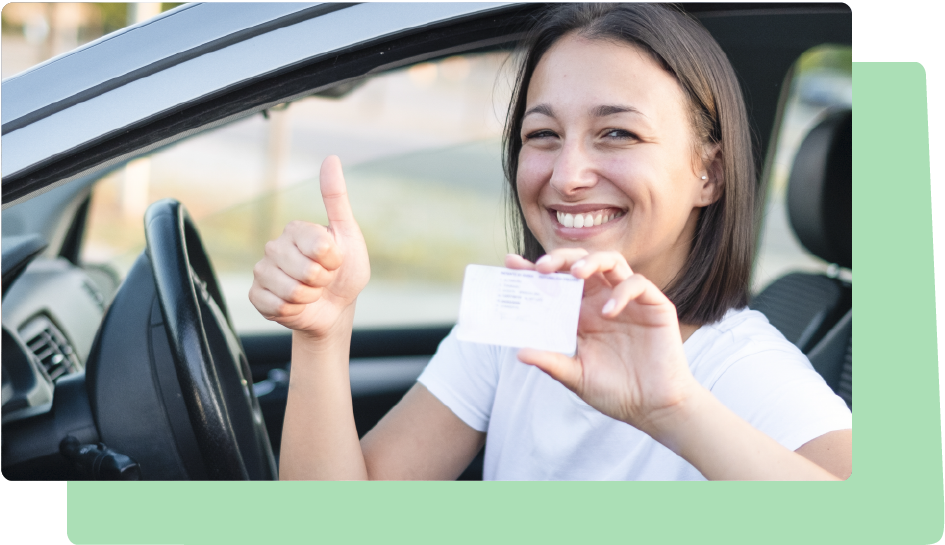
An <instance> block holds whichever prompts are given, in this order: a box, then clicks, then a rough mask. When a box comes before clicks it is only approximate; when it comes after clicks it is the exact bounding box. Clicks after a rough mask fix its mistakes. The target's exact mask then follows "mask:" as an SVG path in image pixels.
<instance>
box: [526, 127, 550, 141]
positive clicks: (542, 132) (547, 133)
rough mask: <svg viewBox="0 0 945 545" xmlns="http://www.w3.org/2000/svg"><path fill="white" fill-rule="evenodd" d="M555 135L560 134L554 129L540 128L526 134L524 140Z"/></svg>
mask: <svg viewBox="0 0 945 545" xmlns="http://www.w3.org/2000/svg"><path fill="white" fill-rule="evenodd" d="M555 136H558V135H557V134H555V132H554V131H551V130H548V129H540V130H537V131H532V132H530V133H528V134H526V135H525V138H523V139H522V140H524V141H528V140H534V139H537V138H553V137H555Z"/></svg>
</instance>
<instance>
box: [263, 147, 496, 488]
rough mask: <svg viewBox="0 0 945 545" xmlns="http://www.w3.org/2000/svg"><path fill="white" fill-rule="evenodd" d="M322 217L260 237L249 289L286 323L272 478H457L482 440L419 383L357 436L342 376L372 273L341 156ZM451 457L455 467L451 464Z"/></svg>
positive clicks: (329, 164) (326, 174)
mask: <svg viewBox="0 0 945 545" xmlns="http://www.w3.org/2000/svg"><path fill="white" fill-rule="evenodd" d="M320 184H321V192H322V198H323V200H324V202H325V209H326V211H327V212H328V223H329V224H328V227H324V226H320V225H314V224H310V223H304V222H292V223H290V224H289V225H288V226H287V227H286V228H285V231H284V232H283V234H282V236H280V237H279V238H278V239H277V240H274V241H271V242H269V243H267V244H266V255H265V257H264V258H263V259H262V260H261V261H260V262H259V263H257V264H256V267H255V268H254V270H253V274H254V279H253V287H252V288H251V289H250V293H249V298H250V301H251V302H252V303H253V305H254V306H255V307H256V308H257V309H258V310H259V312H260V313H261V314H262V315H263V316H265V317H266V318H267V319H270V320H273V321H275V322H278V323H280V324H282V325H284V326H286V327H288V328H289V329H292V330H293V334H292V373H291V375H290V378H289V395H288V401H287V405H286V417H285V424H284V428H283V434H282V451H281V456H280V458H281V459H280V478H282V479H351V480H355V479H368V478H377V477H380V478H394V479H402V478H421V479H431V478H447V477H450V476H452V477H453V478H455V477H456V476H457V475H459V473H460V472H461V471H462V470H463V469H464V468H465V467H466V465H468V464H469V462H470V461H471V460H472V458H473V457H474V456H475V455H476V453H477V452H478V450H479V448H480V447H481V446H482V442H483V440H484V439H483V434H481V433H479V432H477V431H475V430H473V429H472V428H470V427H468V426H467V425H466V424H465V423H463V422H462V421H461V420H460V419H459V418H458V417H456V416H455V415H453V413H452V412H451V411H450V410H449V409H448V408H447V407H446V406H445V405H443V404H442V403H440V402H439V400H437V399H436V398H435V397H434V396H433V395H432V394H430V393H429V392H427V391H426V390H425V389H424V388H423V387H422V386H415V387H414V389H413V390H411V392H410V393H408V394H407V396H405V398H404V399H403V400H402V401H401V403H400V404H399V405H398V406H397V407H395V408H394V410H392V411H391V413H390V414H389V415H388V416H385V417H384V419H383V420H382V421H381V422H380V423H379V424H378V426H377V427H376V428H375V429H374V430H372V432H371V433H370V434H368V436H367V437H365V443H364V445H365V448H364V449H362V446H361V444H360V443H359V441H358V434H357V430H356V428H355V424H354V414H353V411H352V401H351V383H350V380H349V376H348V353H349V350H350V345H351V329H352V324H353V320H354V308H355V301H356V299H357V296H358V294H359V293H360V292H361V290H362V289H363V288H364V286H365V285H366V284H367V282H368V279H369V278H370V263H369V261H368V255H367V249H366V247H365V244H364V237H363V236H362V235H361V230H360V228H359V227H358V224H357V222H356V221H355V219H354V216H353V214H352V213H351V206H350V204H349V203H348V196H347V191H346V188H345V183H344V177H343V175H342V172H341V164H340V162H339V161H338V158H337V157H329V158H328V159H326V160H325V162H324V163H323V164H322V170H321V181H320ZM457 467H458V469H456V468H457Z"/></svg>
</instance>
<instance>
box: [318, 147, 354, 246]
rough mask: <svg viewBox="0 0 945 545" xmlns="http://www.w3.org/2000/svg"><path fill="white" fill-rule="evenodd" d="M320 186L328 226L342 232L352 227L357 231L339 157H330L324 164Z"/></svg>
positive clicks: (320, 176)
mask: <svg viewBox="0 0 945 545" xmlns="http://www.w3.org/2000/svg"><path fill="white" fill-rule="evenodd" d="M319 185H320V187H321V191H322V201H324V203H325V211H326V212H328V225H329V226H330V227H332V228H339V229H341V230H342V231H345V230H348V229H350V228H352V227H353V228H355V229H356V228H357V223H356V222H355V221H354V215H353V214H352V213H351V203H349V202H348V188H347V187H346V186H345V176H344V173H342V171H341V159H339V158H338V156H337V155H329V156H328V157H326V158H325V160H324V161H323V162H322V169H321V173H320V175H319Z"/></svg>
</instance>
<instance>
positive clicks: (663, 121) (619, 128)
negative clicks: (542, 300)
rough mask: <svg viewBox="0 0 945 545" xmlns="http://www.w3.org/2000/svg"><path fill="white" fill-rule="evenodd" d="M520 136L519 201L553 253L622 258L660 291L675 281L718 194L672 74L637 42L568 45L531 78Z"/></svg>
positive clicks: (574, 41)
mask: <svg viewBox="0 0 945 545" xmlns="http://www.w3.org/2000/svg"><path fill="white" fill-rule="evenodd" d="M521 137H522V142H523V144H522V150H521V152H520V155H519V166H518V182H517V183H518V194H519V199H520V201H521V204H522V209H523V211H524V213H525V221H526V223H527V225H528V228H529V229H530V230H531V232H532V233H533V234H534V235H535V237H536V238H537V239H538V241H539V242H540V243H541V245H542V247H543V248H544V249H545V250H546V251H551V250H553V249H557V248H569V247H571V248H574V247H576V248H584V249H585V250H588V251H592V252H593V251H602V250H616V251H618V252H620V253H621V254H623V255H624V256H625V257H626V258H627V261H628V262H629V264H630V267H631V268H632V269H633V270H634V271H635V272H639V273H642V274H643V275H644V276H646V277H647V278H649V279H651V280H652V281H653V282H654V283H656V285H657V286H661V287H665V286H666V285H667V284H668V283H669V282H670V281H671V280H672V279H673V277H674V276H675V275H676V274H677V273H678V272H679V270H680V269H681V267H682V266H683V264H684V263H685V259H686V256H687V255H688V253H689V249H690V247H691V244H692V239H693V233H694V232H695V225H696V220H697V219H698V211H699V208H700V207H703V206H706V205H708V204H710V203H712V202H713V201H714V200H715V199H716V198H717V194H716V193H717V192H716V190H715V188H716V183H715V182H716V180H715V178H716V176H714V175H713V173H712V172H707V170H706V166H707V165H708V163H706V162H703V160H702V158H701V157H695V156H694V153H693V152H694V149H696V148H695V147H694V145H693V138H694V137H693V135H692V126H691V121H690V114H689V111H688V108H687V101H686V98H685V96H684V94H683V91H682V90H681V89H680V87H679V84H678V83H677V82H676V80H675V78H674V77H673V76H672V75H671V74H669V73H667V72H666V71H665V70H663V69H662V68H661V67H660V66H659V65H657V64H656V63H655V62H654V61H653V60H651V59H650V58H649V56H647V55H646V54H645V53H643V52H641V51H640V50H639V49H637V48H635V47H633V46H629V45H618V44H616V43H613V42H606V41H599V40H588V39H585V38H581V37H576V36H567V37H565V38H562V39H561V40H560V41H558V43H556V44H555V45H554V46H553V47H552V48H551V49H550V50H549V51H548V52H547V53H546V54H545V55H544V57H543V58H542V59H541V61H540V62H539V63H538V66H537V67H536V69H535V72H534V74H533V76H532V79H531V82H530V84H529V87H528V94H527V97H526V108H525V116H524V118H523V122H522V132H521ZM700 150H701V148H700ZM703 175H706V176H707V178H708V179H707V180H703V179H702V178H701V177H702V176H703Z"/></svg>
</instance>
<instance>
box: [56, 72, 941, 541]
mask: <svg viewBox="0 0 945 545" xmlns="http://www.w3.org/2000/svg"><path fill="white" fill-rule="evenodd" d="M853 77H854V89H855V97H854V98H855V105H856V112H855V115H854V125H853V126H854V134H853V142H854V144H853V183H854V185H853V232H854V238H853V252H854V260H855V262H856V266H857V267H856V268H857V278H856V280H857V286H856V291H855V292H854V306H855V307H856V308H857V320H856V329H855V332H854V336H855V340H856V342H855V345H856V348H857V350H856V355H857V372H856V385H857V389H856V408H857V412H856V438H855V448H854V470H853V477H851V478H850V479H849V480H848V481H846V482H840V483H778V482H775V483H732V482H728V483H704V482H702V483H633V482H630V483H602V482H589V483H573V482H569V483H514V482H505V483H474V482H458V483H433V482H421V483H315V482H312V483H209V482H174V483H99V482H71V483H69V484H68V532H69V537H70V539H72V540H73V541H74V542H76V543H187V544H191V543H233V544H236V543H295V542H300V543H301V542H305V543H310V542H327V543H338V542H358V543H362V542H363V543H386V542H389V541H392V540H399V539H400V538H403V539H404V540H405V541H407V540H409V541H410V542H412V543H427V542H431V543H481V542H495V541H499V542H525V543H603V542H629V541H634V542H640V543H649V542H654V541H659V542H684V543H704V542H720V543H791V544H794V543H820V542H824V543H851V542H854V543H916V544H925V543H934V542H936V541H938V540H939V539H940V538H941V536H942V529H943V491H942V448H941V433H940V429H941V427H940V422H939V420H940V408H939V391H938V384H939V382H938V365H937V363H938V362H937V351H936V328H935V304H934V293H935V291H934V281H933V274H932V272H933V271H932V221H931V196H930V175H929V145H928V121H927V120H928V116H927V112H926V86H925V72H924V70H923V68H922V66H921V65H919V64H908V63H855V64H854V70H853Z"/></svg>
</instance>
